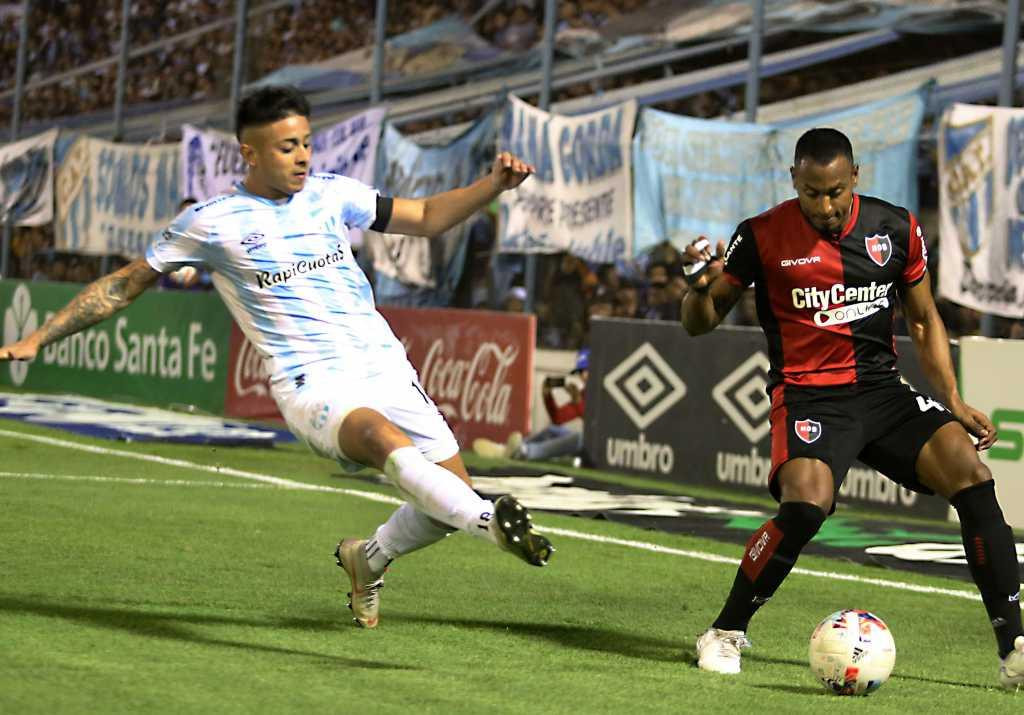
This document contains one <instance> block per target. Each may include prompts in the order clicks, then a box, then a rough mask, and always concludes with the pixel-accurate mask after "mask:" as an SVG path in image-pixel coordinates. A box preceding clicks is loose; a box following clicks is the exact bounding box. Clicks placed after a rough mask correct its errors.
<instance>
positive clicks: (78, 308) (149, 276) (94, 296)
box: [39, 261, 160, 347]
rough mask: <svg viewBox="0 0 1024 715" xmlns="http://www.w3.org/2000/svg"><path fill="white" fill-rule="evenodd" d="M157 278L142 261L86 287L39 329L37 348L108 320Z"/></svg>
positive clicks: (154, 272) (157, 275)
mask: <svg viewBox="0 0 1024 715" xmlns="http://www.w3.org/2000/svg"><path fill="white" fill-rule="evenodd" d="M159 275H160V274H159V273H157V272H156V271H154V270H153V269H152V268H150V267H149V265H148V264H146V263H145V262H144V261H142V262H141V263H140V261H136V262H134V263H131V264H129V265H127V266H125V267H124V268H122V269H120V270H119V271H116V272H114V273H111V274H110V275H107V276H103V277H102V278H100V279H98V280H96V281H94V282H92V283H90V284H89V285H87V286H86V287H85V288H84V289H83V290H82V292H81V293H79V294H78V295H77V296H75V297H74V299H73V300H72V301H71V302H70V303H68V305H67V306H65V307H64V308H62V309H61V310H60V311H58V313H57V314H56V315H54V316H53V317H52V318H50V320H48V321H47V322H46V324H45V325H43V327H41V328H40V329H39V332H40V342H39V345H40V347H42V346H44V345H48V344H50V343H52V342H54V341H56V340H60V339H61V338H63V337H66V336H68V335H72V334H74V333H77V332H79V331H80V330H84V329H85V328H88V327H89V326H91V325H95V324H96V323H99V322H100V321H102V320H105V319H106V318H109V317H110V316H111V315H113V314H114V313H116V312H117V311H119V310H121V309H122V308H124V307H126V306H127V305H128V304H129V303H131V302H132V301H133V300H135V299H136V298H137V297H138V296H139V295H140V294H141V293H142V292H143V291H144V290H146V288H148V287H149V286H151V285H153V283H154V282H156V279H157V278H158V277H159Z"/></svg>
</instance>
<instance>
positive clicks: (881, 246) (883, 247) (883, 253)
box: [864, 233, 892, 266]
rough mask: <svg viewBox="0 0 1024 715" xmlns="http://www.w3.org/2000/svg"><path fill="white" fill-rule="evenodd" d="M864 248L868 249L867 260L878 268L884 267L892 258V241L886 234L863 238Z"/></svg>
mask: <svg viewBox="0 0 1024 715" xmlns="http://www.w3.org/2000/svg"><path fill="white" fill-rule="evenodd" d="M864 246H865V247H866V248H867V249H868V258H870V259H871V260H872V261H874V262H875V263H877V264H878V265H879V266H884V265H885V264H886V263H888V262H889V259H890V258H892V239H891V238H889V234H887V233H883V234H875V235H874V236H865V237H864Z"/></svg>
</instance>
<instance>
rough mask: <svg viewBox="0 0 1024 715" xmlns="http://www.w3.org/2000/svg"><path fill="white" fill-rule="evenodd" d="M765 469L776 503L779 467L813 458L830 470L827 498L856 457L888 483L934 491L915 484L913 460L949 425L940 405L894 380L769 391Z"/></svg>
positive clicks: (950, 420) (915, 474) (951, 416)
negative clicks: (769, 451) (769, 465)
mask: <svg viewBox="0 0 1024 715" xmlns="http://www.w3.org/2000/svg"><path fill="white" fill-rule="evenodd" d="M770 419H771V426H772V432H771V434H772V472H771V475H770V476H769V478H768V488H769V490H770V491H771V493H772V496H774V497H775V498H776V499H779V498H780V488H779V484H778V482H777V481H776V480H775V474H776V473H777V472H778V470H779V467H781V466H782V465H783V464H785V463H786V462H788V461H789V460H791V459H797V458H799V457H812V458H814V459H820V460H821V461H822V462H824V463H825V464H827V465H828V466H829V468H830V469H831V470H832V477H833V479H834V480H835V492H834V495H838V493H839V488H840V487H841V486H842V485H843V480H844V479H846V473H847V471H849V469H850V465H851V464H852V463H853V461H854V460H855V459H859V460H860V461H861V462H863V463H864V464H866V465H868V466H869V467H872V468H873V469H877V470H878V471H879V472H881V473H882V474H884V475H885V476H887V477H889V478H890V479H892V480H893V481H894V482H896V483H898V484H900V485H902V486H904V487H906V488H907V489H911V490H913V491H915V492H920V493H922V494H933V493H934V492H933V491H932V490H931V489H929V488H928V487H926V486H924V485H923V484H921V483H920V482H919V481H918V479H917V469H916V464H917V455H918V454H919V453H920V452H921V448H922V447H924V445H925V442H927V441H928V440H929V439H930V438H931V436H932V435H933V434H935V431H936V430H937V429H939V427H942V426H943V425H944V424H946V423H947V422H955V421H956V418H954V417H953V415H952V414H950V412H949V410H948V409H946V407H945V405H942V404H941V403H939V402H936V401H935V400H933V399H932V398H930V397H928V396H927V395H923V394H921V393H919V392H914V391H913V390H911V389H910V387H908V386H907V385H905V384H903V383H902V382H899V381H898V380H891V381H886V382H884V383H879V384H869V385H843V386H838V387H794V386H792V385H779V386H777V387H775V388H774V389H773V390H772V410H771V418H770Z"/></svg>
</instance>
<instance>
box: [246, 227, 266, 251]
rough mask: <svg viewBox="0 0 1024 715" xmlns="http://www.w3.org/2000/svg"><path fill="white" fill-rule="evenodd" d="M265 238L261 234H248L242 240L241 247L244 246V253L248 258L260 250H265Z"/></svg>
mask: <svg viewBox="0 0 1024 715" xmlns="http://www.w3.org/2000/svg"><path fill="white" fill-rule="evenodd" d="M266 238H267V237H266V236H264V235H263V234H262V233H258V232H257V233H250V234H248V235H246V237H245V238H243V239H242V245H243V246H245V252H246V253H247V254H249V255H250V256H251V255H252V254H253V253H255V252H256V251H258V250H260V249H261V248H265V247H266V245H267V241H266Z"/></svg>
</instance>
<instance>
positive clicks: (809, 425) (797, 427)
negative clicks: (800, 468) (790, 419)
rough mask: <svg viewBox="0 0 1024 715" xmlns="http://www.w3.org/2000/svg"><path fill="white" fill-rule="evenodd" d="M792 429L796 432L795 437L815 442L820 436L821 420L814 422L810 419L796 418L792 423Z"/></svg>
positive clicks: (808, 442)
mask: <svg viewBox="0 0 1024 715" xmlns="http://www.w3.org/2000/svg"><path fill="white" fill-rule="evenodd" d="M793 431H794V432H796V436H797V437H799V438H800V439H801V440H802V441H804V442H806V443H807V444H810V443H811V442H817V441H818V437H821V422H815V421H814V420H811V419H807V420H797V421H796V422H794V423H793Z"/></svg>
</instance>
